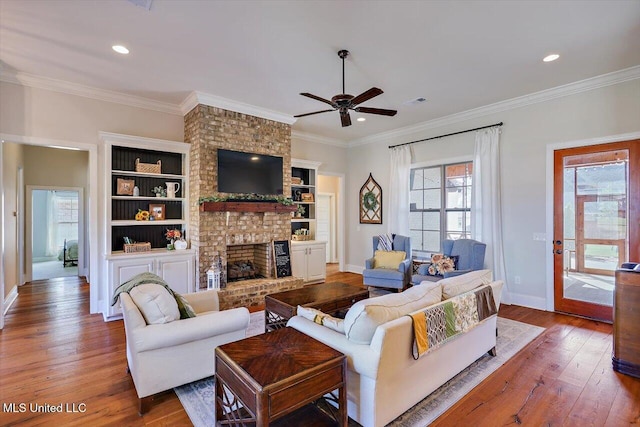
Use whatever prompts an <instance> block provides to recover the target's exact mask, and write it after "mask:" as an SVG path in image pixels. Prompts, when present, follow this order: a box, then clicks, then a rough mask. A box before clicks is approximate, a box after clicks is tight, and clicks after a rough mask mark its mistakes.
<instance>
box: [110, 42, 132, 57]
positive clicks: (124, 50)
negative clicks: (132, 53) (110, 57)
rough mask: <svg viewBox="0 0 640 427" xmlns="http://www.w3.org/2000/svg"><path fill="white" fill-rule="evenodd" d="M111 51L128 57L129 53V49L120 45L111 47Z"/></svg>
mask: <svg viewBox="0 0 640 427" xmlns="http://www.w3.org/2000/svg"><path fill="white" fill-rule="evenodd" d="M111 49H113V50H115V51H116V52H118V53H121V54H123V55H126V54H128V53H129V49H127V48H126V47H124V46H122V45H119V44H116V45H113V46H111Z"/></svg>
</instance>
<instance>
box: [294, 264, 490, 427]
mask: <svg viewBox="0 0 640 427" xmlns="http://www.w3.org/2000/svg"><path fill="white" fill-rule="evenodd" d="M487 272H488V276H487V274H486V273H487ZM468 274H469V275H474V274H475V276H473V277H475V278H480V277H481V276H482V275H483V274H485V276H484V278H481V279H478V280H479V283H478V284H479V285H480V286H481V285H483V284H490V285H491V287H492V290H493V296H494V301H495V306H496V310H497V309H498V307H499V304H500V294H501V291H502V282H501V281H497V282H492V281H491V272H490V271H489V270H481V271H479V272H473V273H468ZM465 276H467V275H462V276H458V277H457V278H450V279H443V280H441V281H440V282H438V283H437V285H433V284H432V283H431V284H430V285H426V284H424V285H418V286H414V287H413V288H410V289H409V290H407V291H405V292H403V294H405V293H407V292H414V293H415V292H420V288H422V287H427V286H441V289H442V285H441V283H442V282H445V281H449V282H445V284H446V283H452V282H455V281H457V282H460V281H461V280H460V279H459V278H463V279H462V280H465V279H464V278H465ZM487 277H488V279H487ZM466 286H468V284H467V285H466ZM454 287H455V284H454ZM469 292H473V291H469ZM397 295H401V294H390V295H385V296H382V297H376V298H371V299H369V300H364V301H361V303H364V302H366V301H372V300H378V299H381V300H382V301H383V302H384V300H385V299H392V300H394V299H395V300H396V301H397V298H398V297H395V296H397ZM427 299H428V298H427ZM417 302H418V301H414V302H413V303H414V306H413V307H411V311H412V312H415V311H419V310H418V309H416V308H415V303H417ZM357 304H359V303H357ZM357 304H356V305H357ZM438 304H444V301H442V302H440V303H438ZM356 305H354V306H353V307H352V309H350V311H351V310H354V309H362V307H356ZM432 305H434V304H433V303H431V304H429V302H427V306H432ZM348 319H349V312H348V313H347V316H346V317H345V322H344V325H345V328H346V329H348V328H349V325H348V323H349V322H348ZM496 320H497V314H494V315H492V316H490V317H488V318H487V319H485V320H484V321H482V322H481V323H479V324H478V325H477V326H475V327H474V328H472V329H470V330H468V331H467V332H463V333H461V334H460V335H458V336H456V337H455V338H453V339H452V340H450V341H448V342H446V343H444V344H443V345H441V346H440V347H437V348H435V349H433V350H431V351H430V352H428V353H426V354H424V355H423V356H421V357H420V358H419V359H418V360H414V358H413V356H412V354H411V349H412V346H413V324H412V319H411V317H409V316H406V315H401V316H400V317H398V318H396V319H395V320H391V321H388V322H386V323H383V324H380V325H379V326H377V327H376V328H375V332H374V333H373V337H372V339H371V342H370V344H358V343H354V342H353V340H350V339H349V338H348V337H347V335H345V334H344V333H340V332H336V331H334V330H332V329H329V328H328V327H325V326H323V325H321V324H318V323H314V321H312V320H309V319H307V318H304V317H302V316H294V317H292V318H291V319H290V320H289V322H288V326H290V327H293V328H295V329H298V330H299V331H301V332H303V333H305V334H307V335H309V336H311V337H313V338H315V339H317V340H319V341H321V342H323V343H325V344H327V345H329V346H330V347H332V348H334V349H336V350H338V351H341V352H342V353H344V354H345V355H347V360H348V372H347V400H348V405H347V406H348V407H347V411H348V414H349V417H351V418H352V419H354V420H355V421H357V422H358V423H360V424H362V425H363V426H364V427H380V426H384V425H386V424H387V423H389V422H391V421H392V420H393V419H395V418H397V417H398V416H400V415H401V414H402V413H404V412H405V411H407V410H408V409H409V408H411V407H412V406H414V405H415V404H416V403H418V402H420V401H421V400H422V399H424V398H425V397H426V396H428V395H429V394H430V393H432V392H433V391H435V390H436V389H437V388H438V387H440V386H441V385H442V384H444V383H445V382H447V381H448V380H449V379H451V378H453V377H454V376H455V375H457V374H458V373H459V372H460V371H462V370H463V369H464V368H466V367H467V366H469V365H470V364H471V363H472V362H474V361H475V360H477V359H478V358H480V357H481V356H482V355H484V354H485V353H487V352H492V354H494V355H495V345H496Z"/></svg>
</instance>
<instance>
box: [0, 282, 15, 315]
mask: <svg viewBox="0 0 640 427" xmlns="http://www.w3.org/2000/svg"><path fill="white" fill-rule="evenodd" d="M17 298H18V286H17V285H16V286H14V287H13V288H11V292H9V295H7V297H6V298H5V299H4V312H3V313H2V315H3V316H4V315H6V314H7V311H9V309H10V308H11V305H12V304H13V303H14V302H15V300H16V299H17Z"/></svg>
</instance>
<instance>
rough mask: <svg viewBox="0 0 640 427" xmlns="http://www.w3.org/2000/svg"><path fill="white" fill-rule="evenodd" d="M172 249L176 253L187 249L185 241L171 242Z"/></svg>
mask: <svg viewBox="0 0 640 427" xmlns="http://www.w3.org/2000/svg"><path fill="white" fill-rule="evenodd" d="M173 248H174V249H175V250H177V251H183V250H185V249H187V241H186V240H184V239H178V240H176V241H175V242H173Z"/></svg>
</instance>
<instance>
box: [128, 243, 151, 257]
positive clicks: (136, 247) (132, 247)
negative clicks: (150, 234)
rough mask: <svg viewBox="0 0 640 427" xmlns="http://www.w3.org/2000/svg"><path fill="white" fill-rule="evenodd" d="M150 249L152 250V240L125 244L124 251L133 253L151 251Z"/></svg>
mask: <svg viewBox="0 0 640 427" xmlns="http://www.w3.org/2000/svg"><path fill="white" fill-rule="evenodd" d="M150 250H151V243H150V242H142V243H125V244H124V253H126V254H132V253H135V252H149V251H150Z"/></svg>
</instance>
